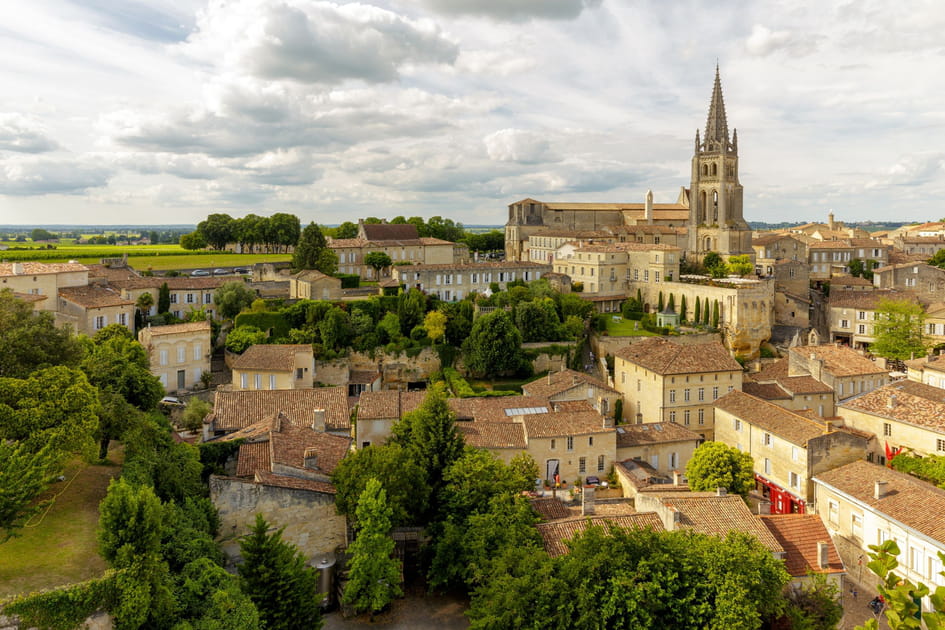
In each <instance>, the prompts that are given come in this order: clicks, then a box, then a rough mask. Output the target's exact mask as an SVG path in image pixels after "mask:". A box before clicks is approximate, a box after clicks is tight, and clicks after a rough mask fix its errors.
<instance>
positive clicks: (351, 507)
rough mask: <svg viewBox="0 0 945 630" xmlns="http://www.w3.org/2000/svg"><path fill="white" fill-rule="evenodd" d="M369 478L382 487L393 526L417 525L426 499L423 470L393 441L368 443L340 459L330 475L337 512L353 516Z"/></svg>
mask: <svg viewBox="0 0 945 630" xmlns="http://www.w3.org/2000/svg"><path fill="white" fill-rule="evenodd" d="M371 478H376V479H379V480H380V481H381V484H382V485H383V486H384V490H385V492H386V493H387V504H388V506H389V507H390V509H391V522H392V523H393V524H394V525H395V526H401V525H418V524H421V523H420V522H419V521H418V519H419V518H420V517H421V516H422V515H423V514H425V513H426V510H427V504H428V501H429V498H430V488H429V486H427V483H426V471H425V470H424V468H423V467H422V466H421V463H420V462H418V461H416V460H415V459H414V458H413V457H412V456H411V454H410V453H409V452H408V451H407V449H406V448H404V447H402V446H401V445H400V444H397V443H393V444H385V445H371V446H368V447H367V448H362V449H358V450H357V451H355V452H354V453H352V454H350V455H348V456H347V457H345V458H344V459H342V460H341V463H339V464H338V466H337V467H336V468H335V471H334V472H333V473H332V476H331V480H332V483H333V484H334V485H335V489H336V490H337V494H336V495H335V508H336V509H337V510H338V512H340V513H341V514H346V515H348V516H349V517H353V516H355V514H356V511H357V507H358V500H359V498H360V496H361V493H362V492H364V488H365V486H366V484H367V480H368V479H371Z"/></svg>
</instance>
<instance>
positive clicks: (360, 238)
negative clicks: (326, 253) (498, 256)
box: [328, 220, 469, 280]
mask: <svg viewBox="0 0 945 630" xmlns="http://www.w3.org/2000/svg"><path fill="white" fill-rule="evenodd" d="M328 248H329V249H331V250H332V251H333V252H335V254H337V255H338V271H339V272H341V273H351V274H358V275H359V276H361V277H362V278H365V279H368V280H379V279H380V278H379V277H376V275H377V274H376V272H375V271H374V269H373V268H372V267H370V266H369V265H366V264H365V263H364V257H365V256H367V255H368V254H370V253H371V252H381V253H384V254H387V255H388V256H390V259H391V262H392V263H393V264H394V265H396V264H398V263H408V262H409V263H420V264H426V265H452V264H456V263H462V262H467V261H468V260H469V248H467V247H466V246H465V245H463V244H461V243H453V242H452V241H444V240H442V239H439V238H429V237H421V236H420V235H419V233H418V232H417V226H415V225H411V224H409V223H408V224H390V223H364V221H361V220H359V221H358V235H357V237H355V238H329V239H328ZM390 274H391V270H390V269H381V270H380V277H381V278H383V277H390Z"/></svg>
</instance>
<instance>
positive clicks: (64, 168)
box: [0, 158, 113, 221]
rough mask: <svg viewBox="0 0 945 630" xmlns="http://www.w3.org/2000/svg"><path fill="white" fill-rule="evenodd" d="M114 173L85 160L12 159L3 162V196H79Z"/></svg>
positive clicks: (0, 189)
mask: <svg viewBox="0 0 945 630" xmlns="http://www.w3.org/2000/svg"><path fill="white" fill-rule="evenodd" d="M112 174H113V171H112V170H111V169H109V168H108V167H106V166H103V165H102V164H98V163H95V162H94V161H90V162H88V163H86V162H83V161H82V160H81V159H76V160H58V159H49V158H28V159H23V160H18V161H12V160H11V161H7V162H5V163H3V164H2V165H0V195H8V196H33V195H57V194H58V195H77V194H82V193H85V192H86V191H88V190H89V189H90V188H99V187H101V186H105V185H106V184H107V183H108V180H109V178H110V177H111V176H112ZM35 220H36V219H35V218H34V221H35Z"/></svg>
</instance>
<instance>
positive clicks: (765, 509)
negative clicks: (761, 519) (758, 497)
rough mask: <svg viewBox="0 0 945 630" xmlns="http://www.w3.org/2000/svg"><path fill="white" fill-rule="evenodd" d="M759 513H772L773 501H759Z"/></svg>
mask: <svg viewBox="0 0 945 630" xmlns="http://www.w3.org/2000/svg"><path fill="white" fill-rule="evenodd" d="M758 514H771V501H758Z"/></svg>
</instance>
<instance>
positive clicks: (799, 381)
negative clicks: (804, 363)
mask: <svg viewBox="0 0 945 630" xmlns="http://www.w3.org/2000/svg"><path fill="white" fill-rule="evenodd" d="M778 384H779V385H780V386H781V387H783V388H784V389H786V390H787V391H788V392H790V393H791V394H794V395H795V396H797V395H798V394H832V393H833V388H832V387H830V386H829V385H826V384H824V383H821V382H820V381H818V380H817V379H816V378H814V377H813V376H786V377H784V378H782V379H778Z"/></svg>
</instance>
